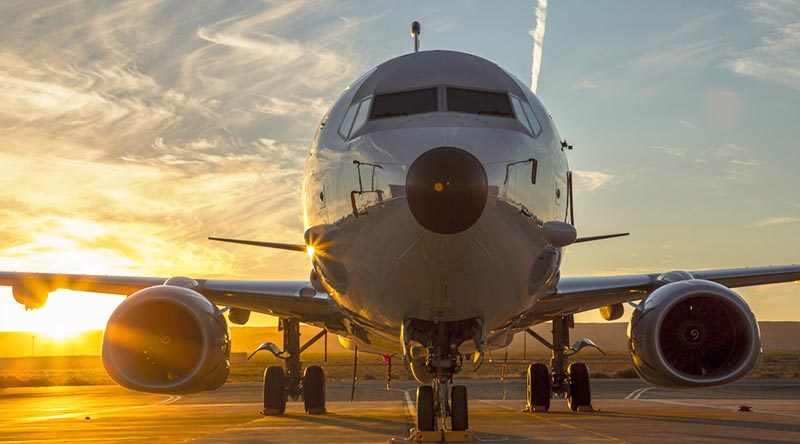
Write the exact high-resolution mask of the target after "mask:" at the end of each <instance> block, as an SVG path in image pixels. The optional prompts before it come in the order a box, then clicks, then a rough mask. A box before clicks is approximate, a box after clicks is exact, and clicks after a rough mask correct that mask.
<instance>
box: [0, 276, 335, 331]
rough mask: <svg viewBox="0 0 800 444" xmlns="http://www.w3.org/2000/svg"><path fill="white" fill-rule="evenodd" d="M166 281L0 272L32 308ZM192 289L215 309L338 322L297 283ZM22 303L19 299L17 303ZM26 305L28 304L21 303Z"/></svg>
mask: <svg viewBox="0 0 800 444" xmlns="http://www.w3.org/2000/svg"><path fill="white" fill-rule="evenodd" d="M166 280H167V278H162V277H134V276H98V275H78V274H51V273H17V272H0V286H9V287H12V289H13V291H14V296H15V298H18V299H17V300H18V301H19V302H20V303H24V302H23V301H24V300H26V297H27V298H28V299H27V300H28V301H30V302H32V303H33V304H32V305H31V306H30V308H36V302H37V300H40V301H41V303H44V301H43V300H41V299H42V298H43V299H44V300H46V298H47V295H48V294H49V293H50V292H52V291H54V290H58V289H66V290H76V291H86V292H93V293H108V294H119V295H126V296H127V295H130V294H132V293H135V292H136V291H138V290H141V289H143V288H147V287H152V286H154V285H162V284H164V282H166ZM196 282H197V286H196V287H193V288H192V289H193V290H194V291H196V292H198V293H200V294H202V295H203V296H205V297H207V298H208V299H210V300H211V301H212V302H213V303H214V304H216V305H220V306H228V307H236V308H241V309H245V310H250V311H255V312H259V313H266V314H272V315H275V316H283V317H295V318H298V319H300V320H301V321H302V322H308V323H315V322H316V323H319V322H325V321H326V320H333V319H334V318H338V317H339V316H340V314H341V311H340V309H339V307H338V306H337V305H336V303H335V302H334V301H333V300H332V299H331V298H330V297H329V296H328V294H327V293H321V292H318V291H316V290H314V288H312V287H311V284H310V283H308V282H302V281H237V280H216V279H197V280H196ZM20 299H22V300H20ZM26 305H28V304H26Z"/></svg>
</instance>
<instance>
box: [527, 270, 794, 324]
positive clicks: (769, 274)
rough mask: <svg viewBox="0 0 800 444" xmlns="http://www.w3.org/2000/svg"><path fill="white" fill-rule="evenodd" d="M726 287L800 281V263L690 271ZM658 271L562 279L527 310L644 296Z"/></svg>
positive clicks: (537, 312) (576, 307)
mask: <svg viewBox="0 0 800 444" xmlns="http://www.w3.org/2000/svg"><path fill="white" fill-rule="evenodd" d="M689 273H691V274H692V276H694V278H695V279H704V280H708V281H713V282H716V283H718V284H722V285H724V286H726V287H728V288H737V287H749V286H753V285H765V284H778V283H782V282H793V281H800V265H784V266H774V267H759V268H736V269H728V270H705V271H690V272H689ZM658 276H660V274H639V275H629V276H607V277H577V278H561V280H560V281H559V283H558V285H557V286H556V291H555V292H554V293H553V294H552V295H549V296H547V297H545V298H543V299H541V300H539V302H538V303H537V304H536V305H535V306H534V308H533V312H532V313H530V314H531V315H532V316H536V317H548V316H556V315H559V316H564V315H568V314H573V313H579V312H582V311H588V310H593V309H596V308H600V307H602V306H604V305H612V304H618V303H623V302H630V301H637V300H641V299H643V298H644V297H645V296H647V295H648V294H650V293H651V292H652V291H654V290H655V289H656V288H658V285H659V282H658V280H657V279H658Z"/></svg>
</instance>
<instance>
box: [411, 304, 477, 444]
mask: <svg viewBox="0 0 800 444" xmlns="http://www.w3.org/2000/svg"><path fill="white" fill-rule="evenodd" d="M473 323H474V322H472V321H471V320H467V321H454V322H450V323H448V322H442V321H434V322H432V323H426V322H424V321H422V322H417V323H416V324H415V323H413V322H412V323H408V324H407V325H406V326H404V330H405V332H406V333H407V334H409V336H406V337H410V336H415V338H414V340H415V341H417V342H418V343H420V344H422V345H416V346H414V347H416V348H415V349H414V350H416V351H413V350H412V349H410V348H409V347H408V345H407V343H406V347H405V349H406V350H410V351H409V352H408V353H406V354H405V359H406V362H407V363H408V364H409V365H410V366H411V367H412V373H413V374H414V375H415V378H416V379H417V380H418V381H420V382H422V383H426V382H430V383H431V384H430V385H422V386H420V387H418V388H417V423H416V427H415V428H414V429H413V430H412V433H411V436H410V437H409V441H412V442H417V441H424V442H429V441H433V442H443V441H445V442H449V441H468V440H470V439H471V436H472V435H471V433H470V432H469V407H468V404H467V388H466V387H465V386H463V385H451V384H452V382H453V375H455V374H456V373H458V372H459V371H460V370H461V367H462V364H463V359H464V357H463V355H462V354H461V353H459V352H458V346H459V345H460V344H461V343H462V342H464V341H465V340H467V339H470V335H472V334H473V329H472V327H473ZM465 332H466V333H465ZM423 353H425V355H424V356H423Z"/></svg>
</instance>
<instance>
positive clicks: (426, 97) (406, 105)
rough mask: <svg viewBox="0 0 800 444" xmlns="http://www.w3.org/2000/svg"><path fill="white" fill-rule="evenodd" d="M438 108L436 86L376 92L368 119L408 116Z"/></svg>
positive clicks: (433, 110)
mask: <svg viewBox="0 0 800 444" xmlns="http://www.w3.org/2000/svg"><path fill="white" fill-rule="evenodd" d="M438 110H439V101H438V92H437V89H436V88H427V89H418V90H416V91H403V92H398V93H391V94H378V95H376V96H375V99H374V100H373V104H372V112H371V113H370V115H369V118H370V119H385V118H388V117H398V116H410V115H412V114H422V113H432V112H436V111H438Z"/></svg>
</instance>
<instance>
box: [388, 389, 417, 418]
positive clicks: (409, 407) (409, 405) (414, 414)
mask: <svg viewBox="0 0 800 444" xmlns="http://www.w3.org/2000/svg"><path fill="white" fill-rule="evenodd" d="M411 390H414V389H407V390H402V389H389V391H392V392H403V397H404V398H405V399H406V411H407V412H408V416H410V417H411V419H412V422H413V423H414V424H416V423H417V412H416V410H417V409H415V408H414V402H413V401H411V395H409V394H408V392H410V391H411Z"/></svg>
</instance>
